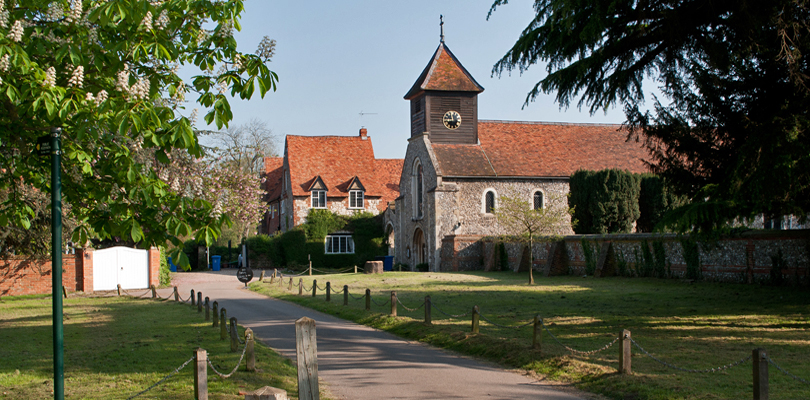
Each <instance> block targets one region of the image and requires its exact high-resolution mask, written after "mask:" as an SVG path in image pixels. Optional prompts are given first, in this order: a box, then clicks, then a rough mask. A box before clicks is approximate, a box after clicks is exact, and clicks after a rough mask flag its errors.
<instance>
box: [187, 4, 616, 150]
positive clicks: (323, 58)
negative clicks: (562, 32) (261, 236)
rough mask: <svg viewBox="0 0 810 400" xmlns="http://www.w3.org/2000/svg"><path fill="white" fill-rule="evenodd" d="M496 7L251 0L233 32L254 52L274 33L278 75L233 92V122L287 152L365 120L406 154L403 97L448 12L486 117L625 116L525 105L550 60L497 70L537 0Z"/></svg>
mask: <svg viewBox="0 0 810 400" xmlns="http://www.w3.org/2000/svg"><path fill="white" fill-rule="evenodd" d="M491 5H492V0H432V1H430V0H408V1H389V0H341V1H335V0H329V1H327V0H282V1H269V0H246V1H245V13H244V14H243V16H242V19H241V24H242V29H241V31H240V32H235V35H234V36H235V37H236V40H237V43H238V44H239V50H240V51H242V52H246V53H253V52H254V51H255V50H256V48H257V46H258V44H259V42H260V41H261V39H262V37H264V36H269V37H270V38H272V39H275V40H276V41H277V45H276V53H275V56H274V57H273V61H272V62H271V63H269V64H268V66H269V68H270V69H271V70H272V71H274V72H276V73H277V74H278V76H279V81H278V89H277V91H276V92H269V93H268V94H267V95H266V96H265V97H264V99H262V98H261V96H259V94H258V92H257V93H256V94H254V96H253V98H252V99H251V100H249V101H242V100H240V99H238V98H233V99H231V100H230V101H231V107H232V109H233V114H234V119H233V121H231V125H241V124H245V123H247V122H249V121H250V120H252V119H257V120H259V121H262V122H264V123H265V124H266V126H267V127H268V128H269V129H271V130H272V131H273V133H274V134H275V135H276V136H277V138H278V146H279V153H281V152H283V146H284V137H285V136H286V135H304V136H319V135H335V136H352V135H357V134H358V132H359V130H360V128H361V127H365V128H367V129H368V134H369V136H370V137H371V139H372V143H373V145H374V153H375V156H376V157H377V158H404V156H405V149H406V146H407V140H408V137H409V136H410V114H409V103H408V101H406V100H404V99H403V96H404V95H405V93H406V92H407V91H408V90H409V89H410V88H411V86H412V85H413V84H414V82H415V81H416V79H417V78H418V77H419V74H420V73H421V72H422V70H423V69H424V68H425V66H427V64H428V62H429V61H430V59H431V57H432V56H433V53H434V52H435V51H436V48H437V47H438V45H439V35H440V31H439V15H443V16H444V35H445V45H446V46H447V47H449V48H450V50H451V51H452V52H453V54H455V55H456V57H457V58H458V59H459V61H460V62H461V63H462V65H464V67H465V68H466V69H467V70H468V71H469V72H470V74H472V76H473V77H474V78H475V79H476V81H477V82H478V83H479V84H481V85H482V86H483V87H484V89H485V90H484V92H483V93H481V94H480V95H479V96H478V115H479V119H497V120H512V121H545V122H587V123H621V122H623V121H624V120H625V117H624V113H623V111H622V110H621V109H620V108H615V109H611V110H608V112H607V113H604V112H602V111H600V112H598V113H597V114H595V115H593V116H592V115H590V113H589V112H588V110H587V108H583V109H582V110H579V109H577V107H576V106H572V107H570V108H568V109H563V110H561V109H560V108H559V106H558V105H557V104H556V103H555V102H554V94H548V95H542V96H540V97H538V99H537V100H536V101H534V102H532V103H530V104H529V105H527V106H526V107H525V108H524V107H523V104H524V102H525V99H526V94H527V93H528V92H529V91H530V90H531V89H532V87H533V86H534V84H535V83H536V82H537V81H539V80H540V79H542V78H543V77H544V76H545V75H546V71H545V66H544V65H535V66H532V67H531V68H530V69H529V70H528V71H526V72H525V73H524V74H522V75H520V74H519V73H517V72H514V73H513V74H512V75H511V76H509V75H507V74H504V75H503V76H502V77H500V78H499V77H497V76H495V77H492V76H491V75H492V66H493V65H494V64H495V63H496V62H497V61H498V60H499V59H500V58H501V57H503V55H504V54H506V52H507V51H508V50H509V48H510V47H511V46H512V45H513V44H514V43H515V41H516V40H517V39H518V37H519V36H520V33H521V31H522V30H523V29H524V28H525V27H526V26H528V24H529V22H530V21H531V19H532V17H533V16H534V10H533V8H532V5H533V1H532V0H512V1H510V2H509V4H507V5H505V6H501V7H499V8H498V9H497V10H496V11H495V13H494V14H493V15H492V17H490V19H489V20H488V21H487V18H486V17H487V13H488V11H489V9H490V6H491ZM192 107H193V106H192ZM361 113H364V114H363V115H361ZM200 114H201V115H202V114H204V113H202V112H201V113H200ZM201 119H202V118H200V120H201ZM198 121H199V120H198ZM200 124H204V122H202V123H200V122H198V126H197V127H198V128H200V129H216V128H215V127H204V126H200Z"/></svg>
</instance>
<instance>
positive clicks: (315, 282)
mask: <svg viewBox="0 0 810 400" xmlns="http://www.w3.org/2000/svg"><path fill="white" fill-rule="evenodd" d="M317 290H318V280H317V279H313V280H312V297H315V292H316V291H317Z"/></svg>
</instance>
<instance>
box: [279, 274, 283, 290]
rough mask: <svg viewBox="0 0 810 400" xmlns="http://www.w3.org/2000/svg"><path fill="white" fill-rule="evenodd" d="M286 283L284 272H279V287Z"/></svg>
mask: <svg viewBox="0 0 810 400" xmlns="http://www.w3.org/2000/svg"><path fill="white" fill-rule="evenodd" d="M282 285H284V274H282V273H281V272H279V273H278V287H281V286H282Z"/></svg>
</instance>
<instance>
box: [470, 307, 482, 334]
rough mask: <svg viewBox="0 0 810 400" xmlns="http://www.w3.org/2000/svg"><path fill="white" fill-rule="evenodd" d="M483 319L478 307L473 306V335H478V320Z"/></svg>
mask: <svg viewBox="0 0 810 400" xmlns="http://www.w3.org/2000/svg"><path fill="white" fill-rule="evenodd" d="M479 318H481V316H480V314H479V312H478V306H473V310H472V333H478V319H479Z"/></svg>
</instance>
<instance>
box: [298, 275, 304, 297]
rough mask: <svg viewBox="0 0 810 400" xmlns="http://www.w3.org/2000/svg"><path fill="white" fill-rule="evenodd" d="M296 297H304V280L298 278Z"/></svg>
mask: <svg viewBox="0 0 810 400" xmlns="http://www.w3.org/2000/svg"><path fill="white" fill-rule="evenodd" d="M298 295H299V296H303V295H304V278H298Z"/></svg>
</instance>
